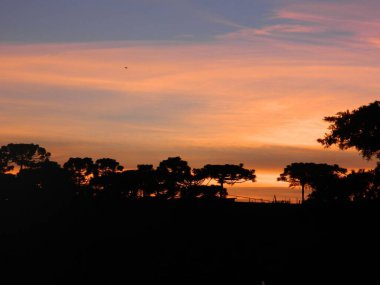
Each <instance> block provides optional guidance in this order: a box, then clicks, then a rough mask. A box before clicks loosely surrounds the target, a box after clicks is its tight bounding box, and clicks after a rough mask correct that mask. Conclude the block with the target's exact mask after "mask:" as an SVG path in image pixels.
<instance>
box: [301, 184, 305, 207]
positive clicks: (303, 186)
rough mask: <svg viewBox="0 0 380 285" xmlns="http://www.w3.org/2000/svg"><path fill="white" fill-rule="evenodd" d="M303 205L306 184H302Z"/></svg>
mask: <svg viewBox="0 0 380 285" xmlns="http://www.w3.org/2000/svg"><path fill="white" fill-rule="evenodd" d="M301 190H302V204H303V202H305V184H302V189H301Z"/></svg>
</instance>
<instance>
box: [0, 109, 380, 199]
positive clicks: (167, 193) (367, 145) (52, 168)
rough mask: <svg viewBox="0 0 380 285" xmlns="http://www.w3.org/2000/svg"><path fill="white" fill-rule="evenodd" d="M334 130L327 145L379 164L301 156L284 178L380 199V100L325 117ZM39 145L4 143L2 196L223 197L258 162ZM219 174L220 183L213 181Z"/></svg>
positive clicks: (315, 190) (314, 188) (334, 193)
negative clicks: (98, 153) (131, 164)
mask: <svg viewBox="0 0 380 285" xmlns="http://www.w3.org/2000/svg"><path fill="white" fill-rule="evenodd" d="M325 121H327V122H329V123H330V126H329V131H330V132H329V133H326V134H325V137H324V138H321V139H318V142H320V143H321V144H322V145H324V146H325V147H330V146H332V145H337V146H338V147H339V148H341V149H348V148H352V147H354V148H356V149H357V150H358V151H359V152H360V153H361V155H362V156H363V157H364V158H365V159H372V158H374V157H375V158H376V159H377V160H378V163H377V167H376V168H375V169H373V170H364V169H361V170H358V171H351V172H348V171H347V169H345V168H342V167H340V166H339V165H336V164H334V165H329V164H324V163H322V164H321V163H320V164H317V163H312V162H295V163H291V164H289V165H287V166H286V167H285V168H284V171H283V173H281V174H280V176H279V178H278V180H279V181H285V182H288V183H289V186H290V187H300V188H301V190H302V202H304V201H305V200H306V199H305V190H306V189H308V190H309V191H310V192H311V194H309V195H308V196H307V197H306V198H308V199H307V201H310V202H318V203H331V202H357V201H374V200H380V101H375V102H373V103H370V104H369V105H366V106H362V107H360V108H358V109H355V110H353V111H345V112H339V113H337V114H336V115H335V116H330V117H326V118H325ZM50 157H51V154H50V153H49V152H48V151H47V150H46V149H45V148H43V147H41V146H39V145H38V144H32V143H31V144H23V143H17V144H14V143H10V144H8V145H4V146H2V147H1V148H0V199H2V200H12V199H13V200H15V199H23V198H25V197H29V196H30V195H32V196H33V195H34V196H36V195H42V196H43V195H45V196H46V195H48V196H49V195H52V196H54V197H77V196H79V197H91V198H97V199H100V198H113V199H139V198H146V199H163V200H170V199H178V198H180V199H195V198H199V199H225V198H227V196H228V193H227V190H226V188H225V186H226V185H234V184H236V183H243V182H246V181H252V182H255V180H256V175H255V170H254V169H247V168H244V165H243V164H239V165H235V164H225V165H212V164H207V165H205V166H204V167H202V168H194V169H193V168H191V167H190V166H189V165H188V162H187V161H184V160H182V159H181V158H180V157H169V158H168V159H166V160H163V161H161V162H160V164H159V165H158V166H157V167H156V168H154V167H153V165H150V164H144V165H137V169H134V170H124V168H123V166H121V165H120V163H119V162H118V161H116V160H115V159H112V158H101V159H97V160H96V161H94V160H93V159H92V158H89V157H84V158H80V157H71V158H69V159H68V161H67V162H65V163H64V164H63V166H60V165H59V164H58V163H57V162H54V161H51V160H50ZM211 181H216V182H217V183H218V184H219V185H210V182H211Z"/></svg>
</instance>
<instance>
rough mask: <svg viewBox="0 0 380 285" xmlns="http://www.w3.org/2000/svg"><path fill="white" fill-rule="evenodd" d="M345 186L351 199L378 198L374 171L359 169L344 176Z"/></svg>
mask: <svg viewBox="0 0 380 285" xmlns="http://www.w3.org/2000/svg"><path fill="white" fill-rule="evenodd" d="M345 187H346V188H347V189H348V191H349V193H350V198H351V200H353V201H363V200H374V199H377V198H379V197H378V191H377V189H376V179H375V171H374V170H372V171H366V170H364V169H359V170H358V171H352V172H351V173H350V174H348V175H347V177H346V178H345Z"/></svg>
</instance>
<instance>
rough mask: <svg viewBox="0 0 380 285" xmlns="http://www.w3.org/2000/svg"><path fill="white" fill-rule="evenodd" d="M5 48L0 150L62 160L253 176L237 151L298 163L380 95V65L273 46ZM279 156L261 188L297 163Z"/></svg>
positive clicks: (349, 53) (346, 53)
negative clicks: (268, 150) (170, 164)
mask: <svg viewBox="0 0 380 285" xmlns="http://www.w3.org/2000/svg"><path fill="white" fill-rule="evenodd" d="M292 28H295V29H296V30H297V29H298V28H297V27H290V28H289V27H288V29H290V30H291V29H292ZM286 29H287V28H285V29H284V27H277V28H273V29H272V31H271V30H270V29H269V30H268V32H274V31H277V30H285V31H286ZM301 30H302V29H300V30H299V31H301ZM0 50H1V51H2V52H1V53H0V61H1V62H2V69H1V70H0V103H1V107H0V108H1V112H0V122H1V127H0V128H1V135H0V143H2V144H6V143H9V142H21V141H26V142H35V143H40V144H41V145H44V146H45V147H46V148H48V149H49V150H50V151H51V152H53V155H54V153H56V155H57V157H58V158H59V159H60V161H61V162H62V161H64V160H65V159H67V158H68V156H69V155H72V156H81V155H82V156H83V155H86V156H87V155H88V156H93V157H104V156H111V157H115V158H118V159H119V160H121V161H122V162H123V161H126V162H127V165H126V166H127V167H134V166H135V165H136V164H137V163H149V162H152V163H158V162H159V161H160V160H162V159H165V158H167V157H168V156H173V155H186V156H187V157H188V158H187V159H188V160H189V161H191V160H193V161H194V163H195V164H196V165H195V166H200V165H201V164H202V163H208V162H210V163H211V162H212V161H215V162H217V161H218V159H217V157H224V160H223V162H224V163H234V162H236V163H240V162H243V163H249V165H250V167H253V168H256V166H255V159H254V157H251V156H249V155H248V153H249V152H248V151H246V152H241V151H240V150H241V149H242V148H244V149H247V150H250V151H252V153H254V154H256V155H258V154H259V153H260V151H262V150H264V149H265V146H267V145H277V146H278V147H279V149H281V150H283V151H286V152H290V153H291V154H293V155H294V159H295V160H296V159H297V160H302V156H299V155H297V152H292V151H291V150H290V149H289V148H286V146H296V147H305V148H307V149H308V150H310V149H312V150H313V149H320V150H322V148H321V147H320V146H319V145H318V144H317V143H316V139H317V138H318V137H321V136H322V135H323V133H324V131H325V129H326V127H327V125H326V124H325V123H324V122H323V121H322V118H323V117H324V116H326V115H332V114H335V113H336V112H338V111H342V110H345V109H351V108H355V107H357V106H359V105H362V104H367V103H368V102H370V101H372V100H374V99H376V98H378V90H379V87H380V83H379V81H378V74H379V71H380V70H379V68H380V66H379V65H377V64H376V62H373V59H370V57H371V56H370V55H368V54H367V53H365V54H364V53H358V52H357V51H356V50H350V49H349V50H347V49H341V48H339V47H320V46H314V45H312V46H310V45H309V46H306V45H305V44H299V43H288V42H278V41H274V40H272V39H270V38H269V39H267V40H266V41H264V42H261V43H258V45H254V46H251V45H241V43H240V42H239V43H234V42H231V41H230V40H229V39H226V38H225V39H220V40H217V41H216V42H211V43H203V44H191V45H185V44H182V43H178V42H171V43H164V44H163V43H144V42H140V43H128V42H124V43H123V42H119V43H108V44H104V43H93V44H87V45H75V44H73V45H37V46H33V45H32V46H25V47H23V46H2V47H0ZM124 66H128V69H127V70H126V69H125V68H124ZM284 147H285V148H284ZM256 148H257V149H259V151H257V149H256ZM204 149H207V151H204ZM212 150H221V152H219V151H214V152H213V151H212ZM223 151H226V152H229V153H232V154H233V155H227V156H223ZM197 152H199V153H200V154H199V155H197ZM302 153H303V154H304V155H305V153H304V152H302ZM235 156H236V161H235V160H234V161H230V160H233V157H235ZM276 156H279V154H278V153H277V154H276V155H273V156H270V155H268V158H267V159H268V160H273V161H274V163H275V164H276V163H277V164H276V165H277V168H276V167H275V166H274V165H271V166H270V167H269V166H265V163H264V161H265V159H261V160H260V161H261V162H260V163H258V165H259V168H258V169H257V170H258V175H259V173H260V170H261V171H264V170H265V171H267V172H265V173H267V174H265V175H267V176H266V177H267V178H265V179H266V180H265V179H264V176H262V177H263V181H264V180H265V181H266V182H265V185H267V183H268V182H267V181H268V179H269V178H268V177H274V176H276V175H278V173H277V172H278V171H279V170H281V167H284V166H285V165H284V164H285V163H291V162H292V159H291V158H290V157H288V159H287V160H281V159H278V158H276ZM316 157H318V156H316ZM347 157H349V159H347V160H342V161H344V162H345V163H347V162H349V161H355V163H352V165H354V164H356V163H358V161H360V157H358V156H357V155H356V154H354V155H353V154H352V153H351V154H347ZM353 157H357V159H356V160H354V159H353ZM185 158H186V157H185ZM312 158H313V157H310V159H312ZM329 161H331V159H330V160H329ZM220 162H221V163H222V161H220ZM123 163H124V162H123ZM342 166H345V165H342ZM268 169H271V170H268ZM273 169H276V170H275V171H274V170H273ZM268 171H269V172H268ZM271 171H272V172H271ZM263 173H264V172H263ZM263 175H264V174H263ZM258 180H260V176H258ZM269 180H270V179H269ZM273 183H277V182H275V181H273ZM276 185H277V184H276Z"/></svg>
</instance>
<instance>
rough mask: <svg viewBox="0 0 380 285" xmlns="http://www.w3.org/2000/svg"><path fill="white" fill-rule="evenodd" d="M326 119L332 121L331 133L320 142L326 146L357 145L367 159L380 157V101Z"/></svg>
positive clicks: (345, 147)
mask: <svg viewBox="0 0 380 285" xmlns="http://www.w3.org/2000/svg"><path fill="white" fill-rule="evenodd" d="M324 120H325V121H327V122H329V123H331V125H330V126H329V130H330V133H326V134H325V137H324V138H322V139H318V142H319V143H321V144H322V145H324V146H325V147H330V146H331V145H333V144H336V145H338V146H339V148H340V149H348V148H351V147H355V148H356V149H357V150H358V151H359V152H360V153H361V155H362V156H363V157H364V158H366V159H370V158H371V157H373V156H377V158H378V159H380V101H375V102H373V103H370V104H369V105H366V106H361V107H359V108H358V109H355V110H353V111H349V110H347V111H345V112H339V113H337V114H336V116H331V117H325V118H324Z"/></svg>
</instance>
